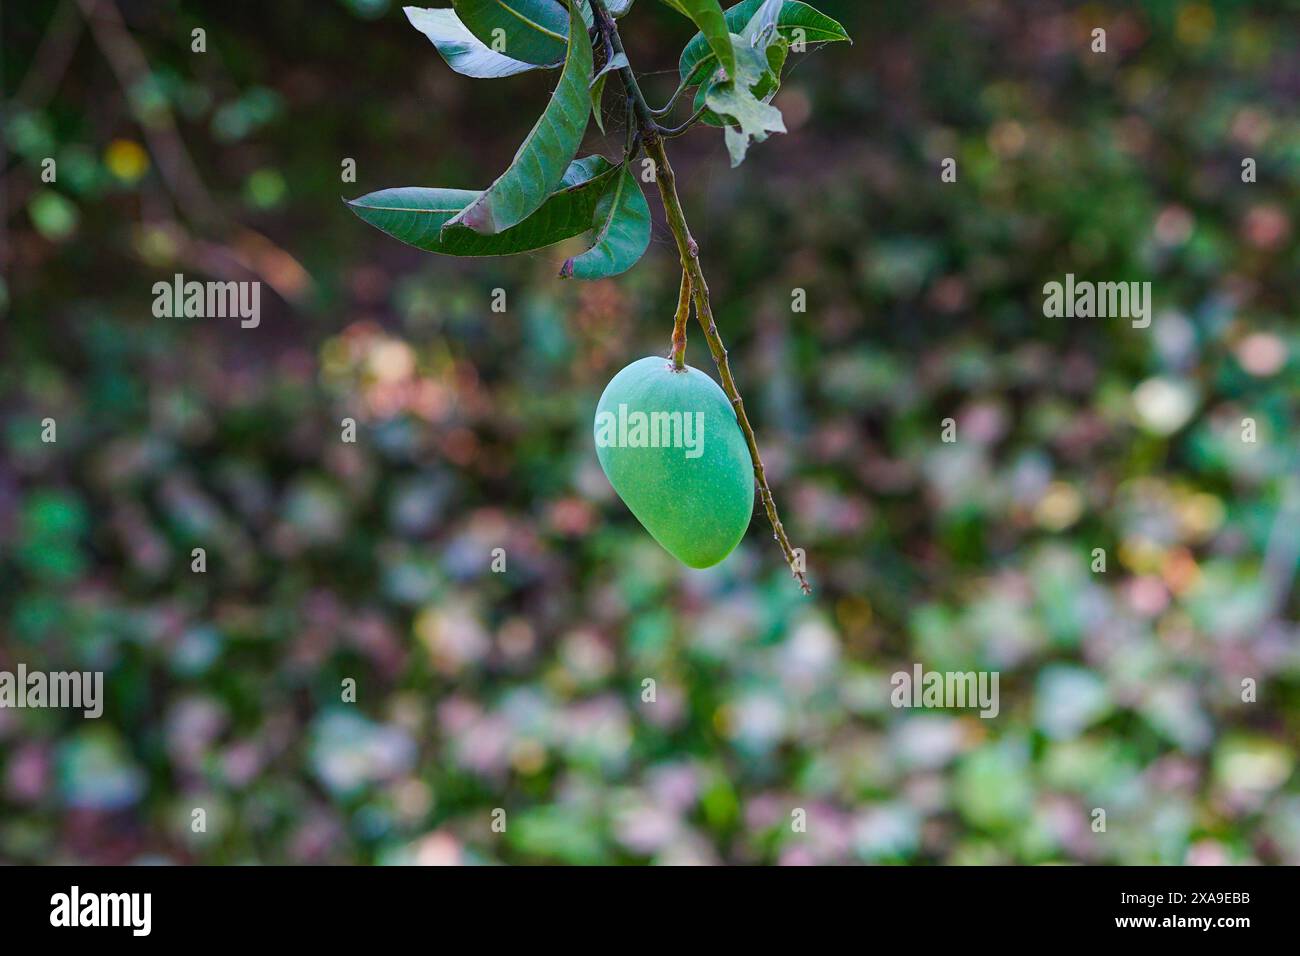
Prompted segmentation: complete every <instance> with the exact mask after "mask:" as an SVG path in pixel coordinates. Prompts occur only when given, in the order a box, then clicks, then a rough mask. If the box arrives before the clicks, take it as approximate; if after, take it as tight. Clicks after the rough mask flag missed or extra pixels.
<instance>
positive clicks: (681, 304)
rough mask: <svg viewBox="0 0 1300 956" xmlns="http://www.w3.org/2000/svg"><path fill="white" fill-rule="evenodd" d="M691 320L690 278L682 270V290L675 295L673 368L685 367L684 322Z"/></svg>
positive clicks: (679, 369)
mask: <svg viewBox="0 0 1300 956" xmlns="http://www.w3.org/2000/svg"><path fill="white" fill-rule="evenodd" d="M690 320H691V280H690V277H689V276H687V275H686V270H685V269H683V270H682V291H681V292H680V293H679V294H678V296H677V317H676V319H675V320H674V321H673V368H675V369H677V371H679V372H680V371H681V370H682V369H684V368H686V323H687V322H689V321H690Z"/></svg>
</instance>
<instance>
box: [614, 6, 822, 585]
mask: <svg viewBox="0 0 1300 956" xmlns="http://www.w3.org/2000/svg"><path fill="white" fill-rule="evenodd" d="M591 5H592V8H593V9H594V11H595V15H596V20H597V22H598V23H599V24H600V29H601V30H602V31H605V32H606V35H607V36H608V37H609V39H610V42H611V43H613V45H614V49H615V50H616V51H618V52H619V53H623V52H624V51H623V41H622V39H621V38H620V37H619V35H618V25H617V24H616V23H615V22H614V18H613V17H611V16H610V15H609V10H608V9H606V7H605V0H591ZM625 55H626V54H625ZM619 76H620V77H621V78H622V80H623V85H624V87H626V89H627V92H628V95H629V96H630V97H631V98H632V101H633V104H634V107H635V109H634V113H635V116H636V122H637V126H638V128H639V132H640V136H641V142H642V144H643V145H644V146H645V151H646V155H648V156H649V157H650V158H651V159H652V160H653V161H654V164H655V183H656V185H658V187H659V196H660V198H661V199H662V200H663V204H664V212H665V214H666V216H667V219H668V228H669V229H671V230H672V234H673V239H674V240H675V241H676V243H677V253H678V255H679V256H680V257H681V262H682V281H683V285H682V288H683V289H687V290H688V294H689V295H691V296H693V297H694V299H695V318H696V319H697V320H698V321H699V323H700V327H701V328H702V329H703V330H704V338H705V341H707V342H708V343H709V352H710V353H711V354H712V355H713V361H714V363H715V364H716V365H717V366H718V375H719V376H720V377H721V379H722V390H723V391H724V392H726V393H727V398H729V399H731V406H732V408H733V409H734V410H735V412H736V421H737V422H738V423H739V425H740V430H741V432H743V433H744V435H745V443H746V444H747V445H748V446H749V455H750V457H751V458H752V459H753V461H754V480H755V481H756V482H757V483H758V491H759V497H760V498H762V500H763V508H764V510H765V511H766V512H767V518H768V520H769V521H770V522H772V531H773V533H774V534H773V536H774V537H775V538H776V540H777V543H778V544H780V545H781V551H782V553H783V554H784V555H785V560H786V563H787V564H789V565H790V573H791V574H793V575H794V577H795V579H796V580H797V581H798V582H799V587H800V588H801V589H802V590H803V593H804V594H811V593H812V585H810V584H809V583H808V578H807V576H806V575H805V573H804V571H803V562H802V561H801V560H800V557H799V556H798V555H796V554H795V550H794V548H793V547H792V546H791V544H790V539H789V538H788V537H787V536H786V533H785V527H784V526H783V525H782V524H781V517H780V515H778V514H777V511H776V500H775V499H774V498H773V497H772V489H771V488H770V487H768V484H767V474H766V473H765V472H764V470H763V459H762V457H761V456H760V455H759V452H758V440H757V439H756V438H755V437H754V429H753V426H751V425H750V424H749V416H748V415H746V414H745V403H744V400H743V399H742V398H741V397H740V391H739V390H738V389H737V388H736V380H735V378H734V377H733V376H732V374H731V366H730V364H729V363H728V362H727V349H726V346H724V345H723V344H722V337H721V336H719V335H718V327H717V325H716V324H715V323H714V321H713V307H712V306H711V305H710V303H709V287H708V284H707V283H706V282H705V281H704V272H703V270H702V269H701V268H700V247H699V245H698V244H697V243H696V242H695V239H694V238H693V237H692V236H691V230H690V226H688V225H687V224H686V214H685V213H684V212H682V203H681V200H680V199H679V198H678V196H677V184H676V178H675V176H674V174H673V167H672V165H671V164H670V163H669V162H668V154H667V153H666V152H665V151H664V144H663V131H662V130H661V129H660V127H659V126H658V124H657V123H655V120H654V115H653V112H652V111H651V109H650V108H649V106H647V105H646V101H645V97H644V96H642V95H641V89H640V87H638V86H637V82H636V77H635V76H634V75H633V73H632V70H631V67H625V68H623V69H620V70H619ZM678 319H679V320H680V319H681V309H680V307H679V309H678ZM676 333H677V330H676V328H675V327H674V330H673V346H674V359H676V350H677V334H676ZM682 350H683V353H684V351H685V330H684V329H683V341H682Z"/></svg>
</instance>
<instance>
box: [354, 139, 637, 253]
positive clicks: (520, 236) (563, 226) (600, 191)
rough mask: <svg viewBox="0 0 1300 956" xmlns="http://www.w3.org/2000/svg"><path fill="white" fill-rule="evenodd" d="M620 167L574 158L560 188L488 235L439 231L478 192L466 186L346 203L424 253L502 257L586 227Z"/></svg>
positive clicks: (401, 191) (408, 190) (383, 193)
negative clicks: (516, 220)
mask: <svg viewBox="0 0 1300 956" xmlns="http://www.w3.org/2000/svg"><path fill="white" fill-rule="evenodd" d="M619 169H620V167H618V166H615V165H613V164H612V163H610V162H609V161H608V160H607V159H605V157H603V156H584V157H583V158H582V159H575V160H574V161H573V162H571V163H570V164H569V166H568V169H566V170H565V172H564V176H563V178H562V179H561V180H560V188H559V189H558V190H557V191H556V192H554V193H552V194H551V196H550V197H549V198H548V199H547V200H546V202H544V203H542V206H541V208H540V209H538V210H537V211H536V212H535V213H533V214H532V215H531V216H529V217H528V218H527V219H525V220H524V221H523V222H521V223H519V224H518V225H517V226H514V227H512V228H510V229H507V230H505V231H504V232H500V233H497V234H496V235H493V236H481V235H479V234H478V233H477V232H474V231H473V230H471V229H451V230H448V231H447V232H446V233H444V232H443V231H442V227H443V225H444V224H445V223H446V222H447V221H448V220H450V219H451V218H452V217H453V216H455V215H456V214H457V213H458V212H460V211H461V210H462V209H464V208H465V207H466V206H468V205H469V204H470V203H471V202H473V201H474V199H475V198H477V197H478V196H479V195H480V193H478V192H476V191H474V190H471V189H437V188H426V187H422V186H403V187H400V188H397V189H381V190H379V191H378V192H373V193H369V194H367V195H365V196H362V197H360V198H359V199H353V200H351V201H349V202H348V208H350V209H351V210H352V211H353V212H354V213H356V214H357V216H359V217H360V218H361V219H362V220H364V221H365V222H368V223H370V225H372V226H375V227H376V228H378V229H381V230H383V231H384V232H386V233H388V234H389V235H390V236H392V237H393V238H394V239H400V240H401V241H402V242H405V243H407V244H408V245H412V246H415V247H416V248H417V249H423V250H425V251H426V252H437V253H441V254H443V255H449V256H505V255H510V254H512V253H516V252H528V251H530V250H533V249H541V248H543V247H545V246H549V245H553V244H554V243H557V242H560V241H561V240H563V239H568V238H571V237H573V236H577V235H581V234H582V233H584V232H587V231H589V230H590V229H591V228H592V226H591V223H592V220H593V218H594V217H595V215H596V207H597V205H598V204H599V203H600V200H601V198H602V197H603V196H604V195H605V194H606V193H607V192H608V186H609V184H610V183H611V182H612V181H613V180H614V179H615V176H616V175H617V173H618V170H619Z"/></svg>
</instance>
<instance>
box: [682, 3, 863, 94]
mask: <svg viewBox="0 0 1300 956" xmlns="http://www.w3.org/2000/svg"><path fill="white" fill-rule="evenodd" d="M763 3H764V0H743V2H741V3H738V4H736V5H735V6H734V7H731V8H729V9H728V10H727V12H726V13H725V14H724V17H725V19H726V25H727V30H728V31H730V32H732V33H741V32H742V31H743V30H744V28H745V26H746V25H747V24H748V23H749V22H750V21H751V20H752V19H753V17H754V14H755V13H757V12H758V10H759V8H760V7H762V6H763ZM776 29H777V33H778V34H779V35H780V36H782V37H784V38H785V39H786V40H788V41H790V43H791V44H795V43H797V42H798V41H799V40H802V41H803V42H804V43H831V42H835V41H838V40H847V39H848V38H849V35H848V34H847V33H845V32H844V28H843V27H842V26H840V25H839V24H838V23H837V22H836V21H834V20H832V19H831V18H830V17H828V16H826V15H825V14H824V13H821V12H819V11H818V10H815V9H813V8H812V7H810V6H809V5H808V4H806V3H802V2H800V0H785V2H784V3H783V4H782V5H781V12H780V13H779V14H778V15H777V20H776ZM794 52H796V53H798V52H802V51H800V50H798V49H796V50H795V51H794ZM677 68H678V72H679V73H680V74H681V79H682V82H683V83H684V84H686V85H687V86H698V85H700V84H701V83H703V82H704V81H705V80H706V79H708V77H709V76H710V75H712V74H713V73H714V72H715V71H716V70H717V69H718V59H717V56H716V55H715V53H714V51H713V48H712V44H710V43H709V41H708V40H707V39H705V37H704V35H703V34H702V33H697V34H696V35H695V36H694V37H692V38H691V41H690V42H689V43H687V44H686V47H685V49H683V50H682V56H681V59H680V60H679V61H678V64H677ZM727 75H728V76H730V75H731V74H730V71H729V72H728V74H727Z"/></svg>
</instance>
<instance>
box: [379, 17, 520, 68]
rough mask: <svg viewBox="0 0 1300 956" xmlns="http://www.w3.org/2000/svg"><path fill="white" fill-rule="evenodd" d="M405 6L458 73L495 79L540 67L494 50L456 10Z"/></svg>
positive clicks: (415, 24) (412, 19)
mask: <svg viewBox="0 0 1300 956" xmlns="http://www.w3.org/2000/svg"><path fill="white" fill-rule="evenodd" d="M402 9H403V10H404V12H405V13H406V19H408V20H410V21H411V26H413V27H415V29H417V30H419V31H420V32H421V33H423V34H424V35H425V36H427V37H428V38H429V39H430V40H432V41H433V45H434V46H435V47H437V48H438V55H439V56H441V57H442V58H443V59H444V60H446V61H447V65H448V66H449V67H451V68H452V69H453V70H455V71H456V72H457V73H460V74H462V75H464V76H472V77H475V78H476V79H493V78H495V77H500V76H514V75H515V74H516V73H524V72H526V71H528V70H536V69H540V67H538V66H537V65H535V64H533V63H524V62H523V61H521V60H512V59H510V57H508V56H503V55H502V54H500V53H493V52H492V51H491V50H489V49H488V48H487V47H486V46H484V45H483V44H482V42H481V41H480V40H479V39H478V37H476V36H474V34H472V33H470V32H469V30H468V29H467V28H466V26H465V24H463V23H461V22H460V18H459V17H457V16H456V11H455V10H430V9H428V8H426V7H403V8H402Z"/></svg>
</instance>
